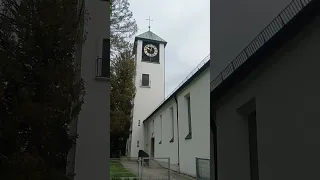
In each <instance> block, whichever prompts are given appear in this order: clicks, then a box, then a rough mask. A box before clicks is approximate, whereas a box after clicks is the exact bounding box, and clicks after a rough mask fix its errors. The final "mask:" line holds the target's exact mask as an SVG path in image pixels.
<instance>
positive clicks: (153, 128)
mask: <svg viewBox="0 0 320 180" xmlns="http://www.w3.org/2000/svg"><path fill="white" fill-rule="evenodd" d="M153 135H154V120H152V136H153Z"/></svg>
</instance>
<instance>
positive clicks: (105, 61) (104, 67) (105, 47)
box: [98, 39, 110, 77]
mask: <svg viewBox="0 0 320 180" xmlns="http://www.w3.org/2000/svg"><path fill="white" fill-rule="evenodd" d="M100 65H101V66H100V69H101V75H100V76H102V77H110V39H103V40H102V57H101V64H100ZM98 67H99V64H98Z"/></svg>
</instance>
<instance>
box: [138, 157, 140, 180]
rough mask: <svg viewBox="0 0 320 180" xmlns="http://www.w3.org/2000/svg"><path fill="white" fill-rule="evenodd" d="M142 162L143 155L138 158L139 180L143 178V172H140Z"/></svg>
mask: <svg viewBox="0 0 320 180" xmlns="http://www.w3.org/2000/svg"><path fill="white" fill-rule="evenodd" d="M140 162H141V157H139V158H138V179H139V180H140V179H141V173H140V170H141V167H140Z"/></svg>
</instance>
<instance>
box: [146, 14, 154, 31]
mask: <svg viewBox="0 0 320 180" xmlns="http://www.w3.org/2000/svg"><path fill="white" fill-rule="evenodd" d="M147 20H148V21H149V26H148V28H149V31H150V28H151V26H150V23H151V21H153V20H152V19H150V16H149V18H148V19H147Z"/></svg>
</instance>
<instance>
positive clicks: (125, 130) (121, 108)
mask: <svg viewBox="0 0 320 180" xmlns="http://www.w3.org/2000/svg"><path fill="white" fill-rule="evenodd" d="M129 6H130V4H129V2H128V0H113V1H112V5H111V7H112V16H111V21H110V22H111V23H110V24H111V25H110V31H111V33H110V34H111V35H110V44H111V63H110V66H111V67H110V69H111V71H110V72H111V73H110V81H111V98H110V103H111V105H110V120H111V122H110V128H111V130H110V131H111V133H110V142H111V153H113V154H112V156H113V155H114V154H116V155H118V152H119V151H120V152H122V153H123V152H125V146H126V140H127V138H128V136H129V128H130V122H131V120H132V114H131V112H132V109H133V98H134V95H135V85H134V76H135V62H134V56H133V54H132V50H133V45H132V43H130V40H131V39H130V38H131V37H132V36H133V35H134V34H135V33H136V32H137V24H136V21H135V20H134V19H133V14H132V12H131V11H130V10H129Z"/></svg>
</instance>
